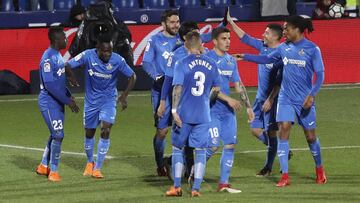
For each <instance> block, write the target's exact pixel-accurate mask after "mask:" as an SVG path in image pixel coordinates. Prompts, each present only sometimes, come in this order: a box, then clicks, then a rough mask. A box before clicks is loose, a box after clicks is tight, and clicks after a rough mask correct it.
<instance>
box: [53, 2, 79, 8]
mask: <svg viewBox="0 0 360 203" xmlns="http://www.w3.org/2000/svg"><path fill="white" fill-rule="evenodd" d="M75 4H76V0H56V1H54V9H55V10H70V9H71V7H73V6H74V5H75Z"/></svg>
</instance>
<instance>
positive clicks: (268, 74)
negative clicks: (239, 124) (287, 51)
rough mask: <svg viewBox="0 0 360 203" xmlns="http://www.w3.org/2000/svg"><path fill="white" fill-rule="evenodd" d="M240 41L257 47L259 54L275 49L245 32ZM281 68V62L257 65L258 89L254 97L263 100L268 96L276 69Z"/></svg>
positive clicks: (276, 73) (275, 76)
mask: <svg viewBox="0 0 360 203" xmlns="http://www.w3.org/2000/svg"><path fill="white" fill-rule="evenodd" d="M241 41H242V42H243V43H245V44H247V45H249V46H252V47H254V48H255V49H257V50H258V51H259V52H260V54H261V55H267V54H269V53H271V52H273V51H274V50H276V48H270V47H267V46H266V45H265V44H264V42H263V41H262V40H259V39H255V38H253V37H251V36H249V35H247V34H245V35H244V36H243V37H242V38H241ZM281 68H282V63H281V62H280V63H269V64H259V65H258V90H257V94H256V99H258V100H261V101H265V100H266V99H267V98H268V96H269V94H270V93H271V91H272V89H273V88H274V85H275V83H276V82H275V81H276V78H277V75H278V71H279V70H281Z"/></svg>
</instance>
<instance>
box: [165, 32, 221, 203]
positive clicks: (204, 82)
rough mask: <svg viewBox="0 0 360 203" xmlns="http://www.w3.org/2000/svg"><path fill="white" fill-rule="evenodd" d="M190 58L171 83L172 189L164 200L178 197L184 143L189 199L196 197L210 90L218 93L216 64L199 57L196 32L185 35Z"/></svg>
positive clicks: (178, 67)
mask: <svg viewBox="0 0 360 203" xmlns="http://www.w3.org/2000/svg"><path fill="white" fill-rule="evenodd" d="M185 38H186V39H187V40H188V45H189V48H190V49H189V51H190V53H191V54H190V55H189V56H186V57H185V58H182V59H180V60H178V61H177V62H176V64H175V69H174V79H173V85H174V89H173V98H172V100H173V103H172V109H171V112H172V115H173V118H174V125H173V130H172V136H171V138H172V145H173V153H172V170H173V174H174V186H172V187H170V189H169V190H168V191H167V192H166V196H181V195H182V189H181V175H182V171H183V164H184V161H183V156H184V152H183V148H184V146H185V145H186V144H187V143H188V145H189V146H190V147H194V148H195V181H194V185H193V187H192V192H191V196H192V197H197V196H200V193H199V191H200V185H201V182H202V179H203V176H204V173H205V166H206V150H205V149H206V147H207V139H208V130H209V122H210V103H209V100H210V90H211V88H214V90H213V92H215V93H217V92H218V91H219V87H218V86H219V82H220V81H219V80H220V77H219V73H218V70H217V66H216V63H215V62H214V61H213V60H212V59H210V58H209V57H207V56H205V55H200V48H201V46H202V45H201V40H200V35H199V33H197V32H189V33H188V34H187V35H186V36H185Z"/></svg>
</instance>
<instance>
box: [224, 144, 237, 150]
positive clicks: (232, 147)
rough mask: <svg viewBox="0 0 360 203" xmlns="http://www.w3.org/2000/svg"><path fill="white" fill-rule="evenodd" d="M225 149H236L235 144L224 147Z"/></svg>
mask: <svg viewBox="0 0 360 203" xmlns="http://www.w3.org/2000/svg"><path fill="white" fill-rule="evenodd" d="M224 148H225V149H234V148H235V144H227V145H225V146H224Z"/></svg>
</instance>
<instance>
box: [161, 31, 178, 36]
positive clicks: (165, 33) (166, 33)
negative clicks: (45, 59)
mask: <svg viewBox="0 0 360 203" xmlns="http://www.w3.org/2000/svg"><path fill="white" fill-rule="evenodd" d="M163 34H164V36H165V37H175V36H176V35H172V34H170V33H168V32H167V31H166V30H164V31H163Z"/></svg>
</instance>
